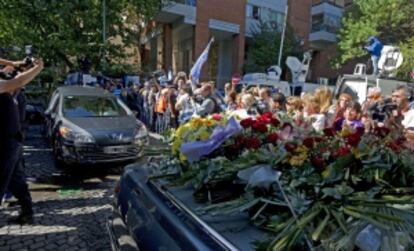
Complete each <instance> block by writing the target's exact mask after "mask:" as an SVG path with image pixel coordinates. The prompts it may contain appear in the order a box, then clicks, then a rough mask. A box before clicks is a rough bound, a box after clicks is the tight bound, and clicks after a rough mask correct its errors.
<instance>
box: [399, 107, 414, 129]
mask: <svg viewBox="0 0 414 251" xmlns="http://www.w3.org/2000/svg"><path fill="white" fill-rule="evenodd" d="M401 123H402V125H403V126H404V128H405V129H407V128H409V127H414V110H413V109H411V110H408V112H406V113H405V114H404V119H403V121H402V122H401Z"/></svg>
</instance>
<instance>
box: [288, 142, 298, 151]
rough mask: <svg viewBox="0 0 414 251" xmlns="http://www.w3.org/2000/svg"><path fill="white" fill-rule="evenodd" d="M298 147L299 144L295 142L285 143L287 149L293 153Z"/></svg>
mask: <svg viewBox="0 0 414 251" xmlns="http://www.w3.org/2000/svg"><path fill="white" fill-rule="evenodd" d="M297 147H298V145H296V144H295V143H286V144H285V149H286V151H288V152H290V153H293V152H294V151H295V150H296V148H297Z"/></svg>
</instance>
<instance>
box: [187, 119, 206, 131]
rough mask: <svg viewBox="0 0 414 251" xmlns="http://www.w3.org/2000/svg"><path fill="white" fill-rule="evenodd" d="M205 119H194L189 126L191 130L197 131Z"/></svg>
mask: <svg viewBox="0 0 414 251" xmlns="http://www.w3.org/2000/svg"><path fill="white" fill-rule="evenodd" d="M203 122H204V121H203V119H202V118H193V119H192V120H191V121H190V122H189V126H190V128H191V129H197V128H198V127H200V126H202V125H203Z"/></svg>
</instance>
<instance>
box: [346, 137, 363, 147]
mask: <svg viewBox="0 0 414 251" xmlns="http://www.w3.org/2000/svg"><path fill="white" fill-rule="evenodd" d="M360 140H361V136H360V135H357V134H351V135H348V136H346V138H345V141H346V143H348V144H349V145H350V146H352V147H356V146H357V145H358V144H359V141H360Z"/></svg>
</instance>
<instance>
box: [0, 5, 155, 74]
mask: <svg viewBox="0 0 414 251" xmlns="http://www.w3.org/2000/svg"><path fill="white" fill-rule="evenodd" d="M103 2H104V0H71V1H55V0H33V1H26V0H0V21H1V24H2V29H1V30H0V47H10V46H20V47H22V46H23V45H25V44H32V45H33V46H34V47H35V48H36V50H37V52H38V55H40V56H41V57H43V58H44V59H45V61H46V65H47V66H53V67H58V68H70V69H73V68H75V67H76V65H77V62H78V61H79V60H80V59H82V58H84V57H87V58H88V59H89V60H90V61H91V66H92V69H100V68H101V67H102V66H103V65H102V62H105V61H106V62H107V64H106V65H109V64H111V62H112V63H113V62H121V60H122V59H124V58H126V57H128V56H129V55H127V54H126V53H125V50H124V48H125V47H131V46H132V47H138V48H139V47H140V45H141V44H140V41H141V33H142V32H143V31H144V29H143V28H141V27H142V26H143V25H145V24H146V20H149V19H150V18H152V17H153V16H154V15H155V13H157V11H158V10H159V7H160V1H159V0H117V1H109V0H106V1H105V3H106V8H105V9H106V11H105V18H106V29H105V30H103V25H102V13H103ZM131 16H133V17H134V18H130V17H131ZM137 27H140V28H139V29H138V28H137ZM103 33H105V34H106V37H107V38H108V39H106V40H105V41H103ZM114 40H117V41H118V42H110V41H114Z"/></svg>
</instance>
